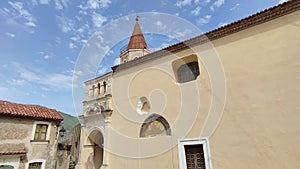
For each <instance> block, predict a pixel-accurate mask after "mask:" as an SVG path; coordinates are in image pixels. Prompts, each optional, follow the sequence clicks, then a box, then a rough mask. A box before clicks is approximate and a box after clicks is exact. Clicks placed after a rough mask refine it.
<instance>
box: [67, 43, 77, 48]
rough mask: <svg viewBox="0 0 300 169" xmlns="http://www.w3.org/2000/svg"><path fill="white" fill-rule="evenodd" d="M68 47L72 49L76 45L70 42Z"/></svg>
mask: <svg viewBox="0 0 300 169" xmlns="http://www.w3.org/2000/svg"><path fill="white" fill-rule="evenodd" d="M69 48H70V49H74V48H77V46H76V45H75V44H74V43H72V42H70V43H69Z"/></svg>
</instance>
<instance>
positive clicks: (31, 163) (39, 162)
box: [28, 162, 43, 169]
mask: <svg viewBox="0 0 300 169" xmlns="http://www.w3.org/2000/svg"><path fill="white" fill-rule="evenodd" d="M31 164H40V169H42V165H43V163H42V162H32V163H29V164H28V169H31V168H30V165H31Z"/></svg>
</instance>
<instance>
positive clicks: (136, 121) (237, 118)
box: [110, 12, 300, 169]
mask: <svg viewBox="0 0 300 169" xmlns="http://www.w3.org/2000/svg"><path fill="white" fill-rule="evenodd" d="M299 14H300V13H299V12H295V13H293V14H289V15H286V16H283V17H281V18H278V19H276V20H273V21H269V22H267V23H264V24H261V25H258V26H255V27H252V28H249V29H247V30H244V31H241V32H238V33H235V34H232V35H229V36H226V37H224V38H221V39H218V40H215V41H213V42H212V44H213V46H214V50H215V51H214V52H212V51H211V50H210V49H207V44H206V45H200V46H196V47H193V48H192V49H193V51H192V50H184V51H181V52H179V53H176V54H175V55H173V56H165V57H163V58H161V59H158V60H153V61H151V62H147V63H143V64H140V65H137V66H134V67H131V68H129V69H126V70H122V71H120V72H117V73H115V74H114V75H113V88H112V95H113V103H114V108H113V110H114V112H113V115H112V120H111V121H112V126H113V128H114V129H115V130H117V131H118V132H121V133H123V134H124V135H126V136H129V137H133V138H138V134H139V130H140V126H141V122H143V120H144V119H145V118H146V117H147V116H148V115H149V114H151V113H158V114H162V116H163V117H165V118H166V120H167V121H168V122H169V123H170V125H171V126H172V125H174V124H175V123H176V117H179V115H180V114H185V113H190V112H193V111H194V110H193V106H196V105H193V104H192V105H188V108H187V109H185V110H183V111H182V112H180V111H179V110H180V103H182V102H183V103H184V104H188V103H189V102H190V100H185V101H182V100H180V95H181V94H186V95H187V96H189V95H191V96H192V95H193V94H194V92H195V90H189V89H193V86H192V83H193V82H189V83H185V84H178V83H176V81H175V76H174V73H173V74H172V72H173V71H172V69H171V63H172V61H174V60H175V59H176V58H180V57H185V56H189V55H191V54H194V53H196V54H197V55H198V56H199V57H200V60H199V62H201V57H210V55H214V54H215V52H216V53H217V54H218V55H219V57H220V59H221V62H222V64H223V66H224V73H225V77H226V87H227V95H226V106H225V110H224V114H223V117H222V120H221V121H220V124H219V126H218V128H217V130H216V131H215V132H214V133H213V134H212V135H206V133H205V131H202V129H203V125H204V124H205V119H206V118H207V112H208V109H209V106H210V101H211V97H212V96H211V86H210V77H209V76H208V74H207V72H206V69H205V66H204V65H203V64H201V65H200V67H201V75H200V76H199V77H198V79H197V80H196V81H195V82H196V85H197V87H196V88H198V89H199V95H200V104H199V107H198V108H199V114H198V116H197V118H196V120H195V123H193V125H192V129H191V130H190V131H189V132H188V134H187V135H186V136H185V138H195V137H209V142H210V150H211V158H212V164H213V168H222V169H224V168H249V169H250V168H299V167H300V166H299V165H300V164H299V162H298V161H297V159H299V157H300V149H299V147H298V146H297V143H298V142H299V141H300V137H299V134H300V128H299V127H297V123H298V119H299V116H300V115H299V114H298V113H297V112H299V106H297V104H298V102H299V101H298V99H297V95H298V94H299V88H298V86H299V84H300V83H299V78H298V75H299V73H300V67H299V63H300V62H299V56H298V55H299V53H300V48H299V45H300V37H299V35H300V29H299V26H300V22H299V17H300V15H299ZM170 72H171V73H170ZM168 73H170V74H168ZM188 85H191V86H189V87H187V88H183V89H182V91H181V90H180V89H179V88H180V86H188ZM160 90H161V92H162V93H164V96H162V93H160ZM142 96H146V97H147V98H149V100H150V103H151V106H152V107H151V110H150V113H149V114H148V115H143V116H141V115H138V114H137V113H136V111H135V108H136V104H137V101H138V98H139V97H142ZM152 97H153V98H152ZM161 98H164V99H161ZM127 100H129V102H128V101H127ZM159 103H165V107H163V108H162V105H161V104H159ZM125 126H126V127H125ZM172 132H173V133H174V132H175V133H176V129H174V130H173V131H172ZM170 140H171V142H173V143H175V142H176V140H177V138H176V136H172V138H170ZM111 141H112V144H120V145H122V141H119V142H118V143H117V142H114V141H113V140H111ZM125 143H126V142H125ZM125 143H124V145H126V144H125ZM141 144H142V143H141ZM160 146H161V145H160V144H157V147H160ZM112 147H113V145H112ZM119 147H121V146H119ZM131 148H132V151H135V150H139V149H141V147H139V148H136V147H131ZM162 148H163V147H162ZM117 153H118V152H117ZM128 154H129V155H130V154H131V153H129V152H128ZM172 156H173V157H172ZM177 156H178V152H177V147H174V149H172V150H170V151H168V152H166V153H163V154H161V155H158V156H155V157H151V158H145V159H140V160H138V162H137V160H134V159H131V160H129V159H128V158H125V157H120V156H116V155H112V158H111V161H110V164H111V167H112V168H118V167H119V166H124V165H125V166H128V167H127V168H178V160H177V158H178V157H177ZM125 168H126V167H125Z"/></svg>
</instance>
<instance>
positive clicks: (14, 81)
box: [0, 0, 284, 116]
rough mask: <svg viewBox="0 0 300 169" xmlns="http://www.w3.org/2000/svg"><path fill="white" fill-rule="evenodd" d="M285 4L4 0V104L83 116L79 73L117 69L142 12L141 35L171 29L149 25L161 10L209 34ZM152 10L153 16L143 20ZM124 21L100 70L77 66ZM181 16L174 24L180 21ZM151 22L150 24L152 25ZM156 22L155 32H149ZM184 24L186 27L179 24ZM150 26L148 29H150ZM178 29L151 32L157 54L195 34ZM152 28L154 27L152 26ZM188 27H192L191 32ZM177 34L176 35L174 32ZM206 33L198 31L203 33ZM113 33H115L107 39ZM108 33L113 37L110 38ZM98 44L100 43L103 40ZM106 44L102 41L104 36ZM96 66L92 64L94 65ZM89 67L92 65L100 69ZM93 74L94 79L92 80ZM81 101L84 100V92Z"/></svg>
mask: <svg viewBox="0 0 300 169" xmlns="http://www.w3.org/2000/svg"><path fill="white" fill-rule="evenodd" d="M283 2H284V0H267V1H262V0H253V1H247V0H240V1H237V0H230V1H229V0H178V1H170V0H161V1H153V0H144V1H141V0H130V1H129V0H26V1H21V0H17V1H15V0H10V1H6V0H1V1H0V79H1V80H0V99H1V100H6V101H11V102H17V103H24V104H36V105H41V106H45V107H49V108H53V109H56V110H58V111H62V112H65V113H67V114H70V115H74V116H76V115H80V114H82V112H81V110H80V109H79V110H78V109H75V106H74V105H76V106H78V107H81V106H82V105H81V104H82V103H80V102H79V103H78V102H77V103H74V95H73V90H74V83H73V79H76V76H77V75H81V77H83V78H82V81H81V82H82V84H77V85H78V86H75V87H77V88H81V89H83V88H84V84H83V81H85V80H89V79H91V78H94V77H96V76H98V75H101V74H103V73H106V72H108V71H110V70H111V69H110V67H111V66H113V65H116V64H118V63H119V59H118V58H119V50H120V48H122V47H123V46H125V45H126V44H127V42H128V38H129V36H130V34H131V31H132V29H133V26H134V23H135V17H136V16H137V15H139V16H140V15H141V16H142V17H141V18H140V25H141V27H142V30H143V32H144V30H147V32H148V31H151V30H149V29H150V28H153V29H155V26H156V27H158V28H160V29H165V28H166V27H167V26H169V25H170V23H166V22H168V21H167V20H166V19H165V20H163V19H162V18H161V17H156V18H152V21H153V22H151V23H150V22H147V17H149V18H150V17H151V16H149V15H147V13H148V14H149V13H152V14H153V13H154V14H155V13H160V14H165V16H166V15H168V16H167V17H166V18H168V17H173V18H176V19H178V18H179V19H182V20H184V21H185V22H188V24H190V25H193V26H194V27H195V28H197V29H199V30H200V31H201V32H202V33H203V32H208V31H211V30H213V29H216V28H218V27H221V26H224V25H226V24H229V23H232V22H234V21H237V20H239V19H242V18H245V17H247V16H250V15H252V14H254V13H257V12H259V11H262V10H264V9H267V8H270V7H272V6H275V5H278V4H280V3H283ZM144 13H146V15H144ZM120 18H123V19H124V18H126V19H125V20H122V24H123V25H118V27H116V28H115V29H114V30H117V33H119V32H122V31H124V30H125V29H126V31H124V33H126V34H127V38H126V37H125V38H124V37H123V36H122V38H121V39H120V40H119V41H118V42H117V43H115V44H113V45H108V46H105V47H106V48H104V47H102V48H99V51H102V53H103V55H104V57H103V58H102V59H101V61H99V60H97V61H94V62H96V63H95V64H96V66H97V69H96V70H95V69H93V70H92V71H91V73H90V74H89V75H84V74H83V72H82V71H80V70H78V69H76V65H80V64H78V62H80V63H82V62H84V60H87V59H86V58H85V57H86V56H85V55H84V53H85V50H86V49H89V48H86V47H87V46H88V44H89V41H91V39H93V37H94V36H97V37H100V39H99V41H101V37H106V39H105V41H107V40H108V39H110V38H112V37H111V36H112V34H114V33H115V32H109V30H108V29H107V27H111V25H112V23H115V21H119V22H120V23H121V21H120ZM176 19H175V20H176ZM149 23H150V24H149ZM149 25H152V27H149ZM178 25H179V24H178ZM147 26H148V27H147ZM176 27H177V26H176V25H175V26H174V25H173V26H172V27H170V26H169V27H168V28H169V29H172V30H173V34H174V36H165V34H164V33H162V36H160V35H159V34H158V33H156V34H153V33H149V34H147V32H146V33H145V38H146V41H147V43H148V44H149V46H150V48H151V49H152V50H158V49H161V48H163V47H166V46H169V45H171V44H174V43H176V42H178V41H181V40H185V39H188V38H191V37H193V36H195V34H188V33H187V31H184V30H176V29H175V28H176ZM146 28H147V29H146ZM186 30H187V29H186ZM174 31H176V32H175V33H174ZM197 33H199V32H197ZM107 34H109V35H110V36H107ZM105 35H106V36H105ZM94 41H97V39H96V40H95V39H94ZM102 41H103V38H102ZM92 62H93V61H92ZM92 62H87V63H86V65H87V66H89V63H90V64H93V63H92ZM91 75H92V76H91ZM79 93H82V94H81V95H79V96H76V97H78V98H77V100H81V101H83V95H84V91H83V90H80V92H79Z"/></svg>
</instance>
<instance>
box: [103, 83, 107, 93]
mask: <svg viewBox="0 0 300 169" xmlns="http://www.w3.org/2000/svg"><path fill="white" fill-rule="evenodd" d="M103 93H106V81H104V82H103Z"/></svg>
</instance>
